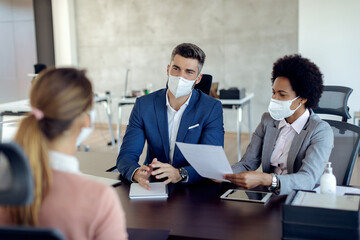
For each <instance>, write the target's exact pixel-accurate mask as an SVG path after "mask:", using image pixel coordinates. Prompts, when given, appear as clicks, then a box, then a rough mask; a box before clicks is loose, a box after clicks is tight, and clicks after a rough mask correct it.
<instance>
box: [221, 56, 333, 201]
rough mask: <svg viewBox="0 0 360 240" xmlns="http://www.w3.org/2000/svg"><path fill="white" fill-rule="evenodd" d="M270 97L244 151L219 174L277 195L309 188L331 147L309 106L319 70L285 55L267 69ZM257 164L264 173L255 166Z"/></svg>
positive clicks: (325, 127) (318, 90)
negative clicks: (230, 165) (270, 71)
mask: <svg viewBox="0 0 360 240" xmlns="http://www.w3.org/2000/svg"><path fill="white" fill-rule="evenodd" d="M271 82H272V98H271V100H270V104H269V107H268V111H269V112H266V113H264V114H263V116H262V118H261V122H260V124H259V125H258V127H257V128H256V130H255V132H254V134H253V136H252V139H251V142H250V144H249V146H248V148H247V150H246V153H245V155H244V156H243V158H242V159H241V161H240V162H238V163H236V164H235V165H233V167H232V168H233V171H234V174H226V175H224V179H227V180H229V181H231V182H233V183H234V184H236V185H238V186H240V187H243V188H247V189H248V188H254V187H256V186H259V185H263V186H267V187H269V190H270V191H272V192H274V193H276V194H288V193H290V191H291V190H293V189H304V190H311V189H313V188H314V186H315V184H316V183H317V182H318V181H319V179H320V177H321V175H322V173H323V171H324V168H325V162H326V161H328V159H329V156H330V153H331V150H332V148H333V142H334V136H333V132H332V130H331V128H330V126H329V124H328V123H326V122H325V121H323V120H321V119H320V118H319V117H318V116H317V115H316V114H315V113H314V112H313V111H312V109H313V108H314V107H316V106H317V104H318V102H319V99H320V97H321V94H322V91H323V80H322V74H321V72H320V70H319V68H318V67H317V66H316V65H315V64H314V63H313V62H311V61H310V60H309V59H306V58H303V57H301V56H300V55H298V54H296V55H290V56H285V57H283V58H280V59H278V60H277V61H276V62H275V63H274V66H273V71H272V77H271ZM260 164H262V170H263V172H256V171H255V170H256V169H257V168H258V167H259V166H260Z"/></svg>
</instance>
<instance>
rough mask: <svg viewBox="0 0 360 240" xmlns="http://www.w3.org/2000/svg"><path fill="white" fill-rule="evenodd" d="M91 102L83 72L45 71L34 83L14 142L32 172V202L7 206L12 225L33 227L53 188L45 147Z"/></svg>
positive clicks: (90, 87)
mask: <svg viewBox="0 0 360 240" xmlns="http://www.w3.org/2000/svg"><path fill="white" fill-rule="evenodd" d="M92 102H93V93H92V86H91V83H90V81H89V79H88V78H87V77H86V76H85V71H81V70H77V69H74V68H58V69H55V68H53V69H48V70H45V71H43V72H41V74H40V75H39V76H38V77H37V78H36V79H35V80H34V81H33V85H32V88H31V92H30V105H31V107H32V109H33V110H32V113H31V114H30V115H29V116H27V117H26V118H24V119H23V120H22V121H21V122H20V126H19V129H18V131H17V133H16V135H15V139H14V140H15V141H16V142H18V143H19V144H20V146H22V147H23V149H24V151H25V153H26V155H27V156H28V158H29V162H30V166H31V170H32V173H33V179H34V186H35V194H34V201H33V202H32V204H30V205H28V206H20V207H9V208H8V209H9V213H10V217H11V219H12V222H13V223H14V224H20V225H32V226H36V225H38V223H39V220H38V215H39V210H40V207H41V205H42V202H43V200H44V198H45V197H46V195H47V194H48V193H49V192H50V190H51V187H52V170H51V167H50V162H49V159H48V158H49V156H48V145H49V143H51V142H52V141H53V140H55V139H56V138H57V137H59V136H61V135H62V134H63V133H64V131H66V130H67V129H68V128H69V127H70V126H71V124H72V122H73V120H74V119H75V118H76V117H77V116H79V115H80V114H82V113H84V112H86V111H88V110H89V109H90V108H91V106H92Z"/></svg>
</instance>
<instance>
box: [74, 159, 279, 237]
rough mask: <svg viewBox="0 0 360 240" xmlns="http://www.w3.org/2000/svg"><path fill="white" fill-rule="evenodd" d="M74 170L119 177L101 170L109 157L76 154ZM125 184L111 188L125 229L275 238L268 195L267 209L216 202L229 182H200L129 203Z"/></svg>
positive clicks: (275, 206) (275, 216)
mask: <svg viewBox="0 0 360 240" xmlns="http://www.w3.org/2000/svg"><path fill="white" fill-rule="evenodd" d="M77 157H78V159H79V161H80V169H81V170H82V171H83V172H85V173H88V174H96V172H97V173H99V174H100V175H101V176H103V177H106V176H107V177H110V178H114V177H119V174H118V173H106V172H105V171H106V170H107V169H109V168H110V167H112V166H114V165H115V161H116V157H117V156H116V154H115V153H94V152H79V153H77ZM129 186H130V185H129V183H128V182H126V181H125V180H123V183H122V185H120V186H118V187H116V188H115V190H116V192H117V193H118V195H119V198H120V200H121V203H122V205H123V208H124V210H125V214H126V222H127V227H128V228H141V229H164V230H170V239H186V238H205V239H252V240H253V239H280V238H281V234H282V232H281V225H282V224H281V216H282V215H281V213H282V212H281V204H282V203H283V202H284V201H285V197H284V196H282V197H279V196H274V197H273V198H272V199H271V200H270V202H269V203H268V204H267V205H262V204H258V203H249V202H239V201H230V200H221V199H220V195H222V194H223V193H224V192H225V191H226V190H227V189H228V188H230V187H232V185H230V184H218V183H214V182H212V181H202V182H199V183H197V184H193V185H190V186H187V187H185V186H182V185H174V184H171V185H170V188H169V198H168V199H165V200H130V199H129Z"/></svg>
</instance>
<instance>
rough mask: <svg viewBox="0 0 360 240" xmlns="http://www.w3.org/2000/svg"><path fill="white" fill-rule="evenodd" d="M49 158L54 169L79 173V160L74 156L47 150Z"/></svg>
mask: <svg viewBox="0 0 360 240" xmlns="http://www.w3.org/2000/svg"><path fill="white" fill-rule="evenodd" d="M49 160H50V166H51V168H52V169H54V170H59V171H63V172H69V173H78V174H80V170H79V161H78V160H77V158H76V157H74V156H71V155H67V154H64V153H60V152H56V151H49Z"/></svg>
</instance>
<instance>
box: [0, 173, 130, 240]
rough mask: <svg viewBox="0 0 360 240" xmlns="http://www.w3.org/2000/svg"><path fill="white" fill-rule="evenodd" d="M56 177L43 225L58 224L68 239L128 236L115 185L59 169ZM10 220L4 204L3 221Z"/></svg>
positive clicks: (0, 219)
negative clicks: (106, 184) (113, 186)
mask: <svg viewBox="0 0 360 240" xmlns="http://www.w3.org/2000/svg"><path fill="white" fill-rule="evenodd" d="M53 179H54V181H53V187H52V190H51V191H50V193H49V194H48V196H46V198H45V199H44V202H43V204H42V207H41V209H40V212H39V225H40V226H41V227H49V228H57V229H59V230H60V231H61V232H62V233H63V234H64V236H65V237H66V238H67V239H68V240H72V239H73V240H82V239H106V240H111V239H127V233H126V224H125V216H124V211H123V209H122V206H121V203H120V201H119V199H118V196H117V194H116V193H115V191H114V190H113V189H111V187H108V186H105V185H103V184H101V183H98V182H95V181H92V180H88V179H86V178H84V177H82V176H80V175H77V174H72V173H66V172H61V171H56V170H53ZM9 223H10V218H9V216H8V215H6V214H5V212H4V209H3V208H1V207H0V225H5V224H9Z"/></svg>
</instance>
